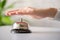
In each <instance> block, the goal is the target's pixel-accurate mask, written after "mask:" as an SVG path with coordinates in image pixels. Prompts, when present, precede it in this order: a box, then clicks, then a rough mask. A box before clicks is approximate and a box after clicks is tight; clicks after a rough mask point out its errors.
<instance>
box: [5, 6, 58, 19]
mask: <svg viewBox="0 0 60 40" xmlns="http://www.w3.org/2000/svg"><path fill="white" fill-rule="evenodd" d="M57 11H58V10H57V9H56V8H46V9H39V8H33V7H25V8H21V9H17V10H12V11H8V12H7V14H6V15H7V16H11V15H30V16H32V17H33V18H38V19H40V18H45V17H54V16H55V15H56V13H57Z"/></svg>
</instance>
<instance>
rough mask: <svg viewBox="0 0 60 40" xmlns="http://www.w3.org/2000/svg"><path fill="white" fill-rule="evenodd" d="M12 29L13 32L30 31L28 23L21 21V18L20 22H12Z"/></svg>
mask: <svg viewBox="0 0 60 40" xmlns="http://www.w3.org/2000/svg"><path fill="white" fill-rule="evenodd" d="M12 31H13V32H15V33H31V31H30V30H29V29H28V23H26V22H23V19H21V22H16V23H14V24H13V29H12Z"/></svg>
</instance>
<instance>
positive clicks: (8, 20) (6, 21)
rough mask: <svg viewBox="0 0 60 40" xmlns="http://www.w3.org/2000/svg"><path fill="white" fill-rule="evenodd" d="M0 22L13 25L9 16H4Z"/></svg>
mask: <svg viewBox="0 0 60 40" xmlns="http://www.w3.org/2000/svg"><path fill="white" fill-rule="evenodd" d="M2 22H3V23H4V24H6V25H9V24H13V21H12V20H11V19H10V17H9V16H5V17H3V18H2Z"/></svg>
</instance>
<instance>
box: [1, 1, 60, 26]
mask: <svg viewBox="0 0 60 40" xmlns="http://www.w3.org/2000/svg"><path fill="white" fill-rule="evenodd" d="M23 7H35V8H50V7H53V8H57V9H58V10H60V0H0V26H4V25H11V24H13V23H14V22H16V20H18V19H19V17H20V16H11V17H10V16H6V15H5V13H6V11H9V10H14V9H19V8H23ZM14 17H15V18H14ZM29 17H30V16H29ZM23 18H24V19H28V20H25V21H27V22H32V20H31V19H32V18H28V17H27V16H24V17H23ZM12 19H13V20H12ZM33 20H34V19H33Z"/></svg>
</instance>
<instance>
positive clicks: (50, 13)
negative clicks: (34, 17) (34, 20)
mask: <svg viewBox="0 0 60 40" xmlns="http://www.w3.org/2000/svg"><path fill="white" fill-rule="evenodd" d="M37 11H38V13H37V14H38V15H39V16H42V17H55V15H56V13H57V9H55V8H49V9H38V10H37Z"/></svg>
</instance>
